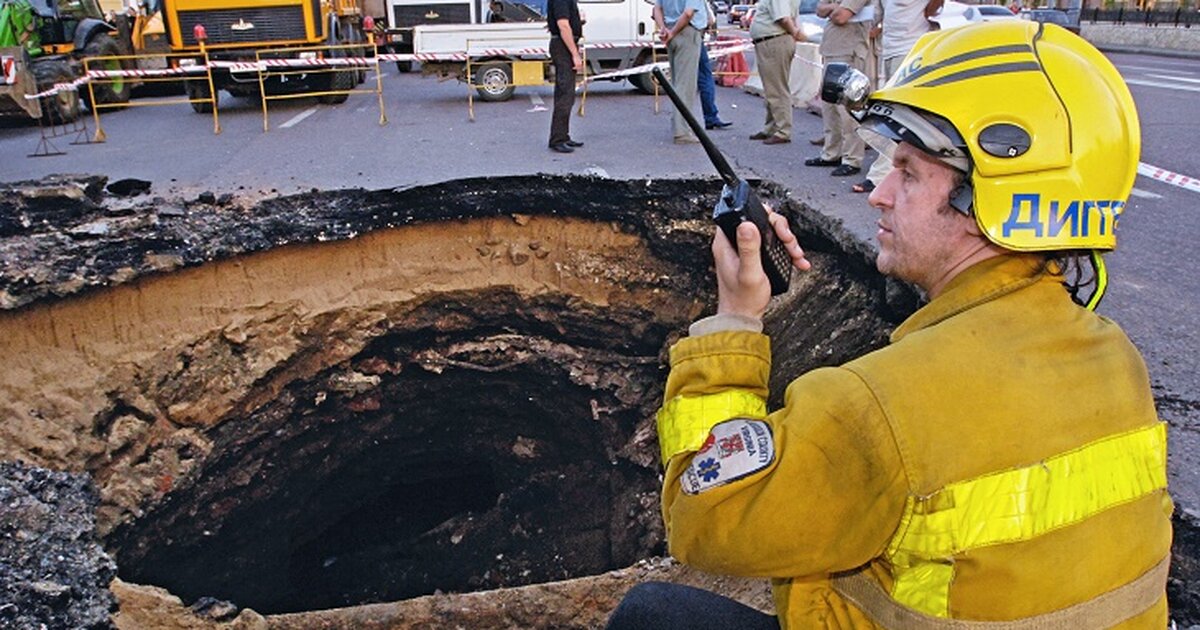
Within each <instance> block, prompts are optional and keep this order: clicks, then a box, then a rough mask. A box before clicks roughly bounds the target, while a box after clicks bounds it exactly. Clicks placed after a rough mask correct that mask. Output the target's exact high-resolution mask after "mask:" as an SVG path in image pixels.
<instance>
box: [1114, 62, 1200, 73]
mask: <svg viewBox="0 0 1200 630" xmlns="http://www.w3.org/2000/svg"><path fill="white" fill-rule="evenodd" d="M1117 68H1119V69H1121V70H1148V71H1150V72H1173V73H1177V74H1195V73H1194V72H1189V71H1187V70H1170V69H1168V68H1161V67H1153V66H1127V65H1125V64H1120V65H1118V66H1117Z"/></svg>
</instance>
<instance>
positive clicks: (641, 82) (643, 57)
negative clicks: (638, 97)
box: [629, 51, 654, 94]
mask: <svg viewBox="0 0 1200 630" xmlns="http://www.w3.org/2000/svg"><path fill="white" fill-rule="evenodd" d="M651 61H653V57H652V56H651V55H650V53H649V51H647V52H643V53H642V54H640V55H638V57H637V60H636V61H634V62H633V65H634V66H644V65H646V64H648V63H650V62H651ZM629 84H630V85H632V86H633V89H635V90H637V91H638V92H641V93H642V94H654V75H652V74H650V73H649V72H643V73H642V74H631V75H629Z"/></svg>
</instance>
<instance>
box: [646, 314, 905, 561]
mask: <svg viewBox="0 0 1200 630" xmlns="http://www.w3.org/2000/svg"><path fill="white" fill-rule="evenodd" d="M769 371H770V354H769V341H768V340H767V338H766V337H765V336H763V335H760V334H754V333H746V332H726V333H714V334H710V335H704V336H701V337H693V338H688V339H684V340H682V341H680V342H679V343H678V344H676V346H675V347H673V348H672V350H671V374H670V376H669V378H668V381H667V391H666V401H667V403H666V405H664V411H665V410H666V409H667V408H669V407H671V405H672V404H673V401H679V400H688V399H695V398H705V397H719V396H721V395H723V394H727V393H728V392H740V393H742V394H743V395H744V394H752V395H754V396H760V397H764V398H765V395H766V384H767V376H768V373H769ZM664 415H665V414H664V413H660V417H659V427H660V434H661V433H662V432H663V429H664V424H668V425H669V424H670V422H671V418H665V417H664ZM721 415H724V414H722V413H720V412H719V411H718V412H717V413H716V414H715V415H713V414H710V416H709V417H708V419H707V429H708V430H710V431H711V430H712V427H713V426H715V425H718V424H721V423H723V422H725V421H727V420H729V418H730V417H731V416H729V415H725V417H720V416H721ZM743 415H744V414H743ZM762 420H763V422H765V424H766V426H767V428H769V434H770V437H769V439H770V440H771V442H772V443H773V451H774V456H773V458H772V459H771V461H770V463H769V464H767V465H766V466H765V467H763V468H761V469H759V470H756V471H754V472H753V473H752V474H748V475H746V476H742V477H740V478H736V479H735V480H733V481H730V482H728V483H725V484H717V485H711V484H701V485H702V486H705V487H702V488H701V489H699V490H698V491H697V490H696V488H697V484H696V483H691V484H690V487H689V491H687V492H685V491H684V483H683V478H684V477H685V476H687V475H689V474H690V479H692V480H693V481H694V480H696V479H698V478H700V477H698V476H697V474H696V472H697V469H698V468H699V470H700V473H701V475H703V472H704V469H703V466H702V464H709V465H710V466H711V462H712V457H711V455H710V454H711V453H712V452H714V451H712V450H705V451H704V452H703V453H702V454H701V455H699V456H697V455H696V451H697V450H702V449H704V448H706V447H708V446H709V445H710V444H711V443H712V439H713V438H712V437H711V436H709V435H705V436H702V437H701V438H700V439H698V440H696V439H693V440H691V441H690V442H687V446H686V447H685V446H682V444H683V442H679V441H676V443H675V445H674V446H671V445H664V449H663V451H664V460H665V461H667V471H666V475H665V478H664V485H663V519H664V520H665V522H666V526H667V538H668V546H669V550H670V552H671V554H672V555H674V556H675V557H676V558H678V559H679V560H681V561H682V562H685V563H687V564H691V565H693V566H696V567H698V568H701V569H704V570H708V571H714V572H719V573H724V574H730V575H748V576H764V577H801V576H815V575H822V574H827V573H829V572H832V571H839V570H846V569H851V568H854V567H857V566H860V565H862V564H864V563H866V562H867V561H868V560H870V559H871V558H873V557H875V556H877V555H879V554H880V553H882V551H883V549H884V547H885V546H886V545H887V542H888V540H889V539H890V538H891V536H892V534H893V533H894V532H895V530H896V528H897V526H898V525H899V522H900V517H901V514H902V511H903V506H904V500H905V496H906V494H907V481H906V479H905V477H904V473H903V467H902V463H901V460H900V455H899V452H898V450H897V448H896V445H895V442H894V440H893V439H892V433H891V430H890V428H889V426H888V423H887V421H886V418H885V417H884V415H883V411H882V410H881V409H880V407H879V405H878V403H877V402H876V400H875V398H874V397H873V395H872V393H871V391H870V390H869V389H868V388H867V386H866V385H865V384H864V383H863V382H862V380H861V379H860V378H859V377H858V376H857V375H855V374H854V373H852V372H850V371H849V370H844V369H840V368H823V369H818V370H814V371H812V372H809V373H807V374H805V375H804V376H802V377H800V378H799V379H797V380H796V381H794V382H793V383H792V384H791V385H790V386H789V387H788V391H787V396H786V402H785V405H784V408H783V409H780V410H778V411H776V412H774V413H771V414H769V415H766V417H765V418H762ZM665 428H666V429H667V430H668V431H671V430H676V431H677V432H678V428H677V427H675V428H674V429H673V428H672V427H669V426H668V427H665ZM697 430H702V429H701V427H699V426H697V427H692V428H691V431H693V432H694V431H697ZM717 433H719V431H714V432H712V435H714V436H715V435H716V434H717ZM706 438H707V439H706ZM697 442H699V443H700V444H701V446H697V445H696V444H697Z"/></svg>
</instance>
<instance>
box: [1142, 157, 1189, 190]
mask: <svg viewBox="0 0 1200 630" xmlns="http://www.w3.org/2000/svg"><path fill="white" fill-rule="evenodd" d="M1137 172H1138V174H1139V175H1145V176H1146V177H1149V178H1150V179H1156V180H1158V181H1160V182H1165V183H1168V184H1171V185H1172V186H1178V187H1180V188H1184V189H1187V190H1190V191H1192V192H1197V193H1200V179H1196V178H1195V177H1188V176H1187V175H1180V174H1179V173H1175V172H1172V171H1168V170H1166V169H1164V168H1159V167H1157V166H1154V165H1152V164H1146V163H1145V162H1138V168H1137Z"/></svg>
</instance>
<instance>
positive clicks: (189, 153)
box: [0, 54, 1200, 508]
mask: <svg viewBox="0 0 1200 630" xmlns="http://www.w3.org/2000/svg"><path fill="white" fill-rule="evenodd" d="M1111 57H1112V59H1113V60H1114V62H1115V63H1116V64H1117V67H1118V69H1119V70H1120V71H1121V73H1122V75H1123V76H1124V77H1125V78H1126V80H1127V81H1128V83H1129V84H1130V87H1131V90H1132V92H1133V95H1134V98H1135V100H1136V101H1137V104H1138V107H1139V111H1140V115H1141V121H1142V132H1143V146H1142V156H1141V161H1142V162H1143V163H1144V164H1145V165H1147V166H1146V170H1147V172H1153V171H1154V170H1155V169H1163V170H1165V171H1169V172H1173V173H1179V174H1181V175H1186V176H1190V177H1193V178H1196V177H1200V155H1198V154H1197V151H1196V144H1197V140H1200V98H1198V97H1197V93H1198V92H1200V61H1195V60H1181V59H1172V58H1165V57H1155V56H1148V55H1133V54H1114V55H1112V56H1111ZM382 73H383V74H384V76H383V84H384V100H385V103H386V114H387V118H388V123H387V124H386V125H384V126H381V125H380V124H379V109H378V106H377V101H376V99H375V96H374V95H354V96H352V97H351V98H350V100H349V101H348V102H346V103H345V104H342V105H338V106H327V105H318V104H316V103H315V102H314V101H312V100H310V99H301V100H294V101H280V102H275V103H272V105H271V108H270V118H269V122H270V127H271V128H270V131H268V132H265V133H264V132H263V129H262V126H263V117H262V112H261V109H260V106H259V102H258V101H257V100H250V99H239V98H233V97H230V96H228V95H227V94H226V95H225V96H224V98H223V99H222V101H221V110H220V113H221V126H222V132H221V133H220V134H219V135H214V134H213V131H212V118H211V117H210V116H206V115H200V114H195V113H193V112H192V111H191V110H190V108H189V107H188V106H187V105H171V106H166V107H133V108H129V109H127V110H123V111H115V112H110V113H106V114H105V115H104V117H103V126H104V130H105V132H106V134H107V136H108V140H107V142H105V143H103V144H90V145H78V146H76V145H70V144H68V141H69V140H70V138H59V139H57V140H55V143H56V145H57V146H58V148H60V149H62V150H64V151H65V152H66V154H65V155H60V156H54V157H40V158H27V157H25V156H26V154H28V153H31V152H33V151H34V150H35V149H36V148H37V146H38V141H39V130H38V128H37V127H36V126H29V125H28V124H18V123H0V181H14V180H21V179H32V178H40V177H43V176H45V175H47V174H51V173H99V174H104V175H107V176H108V177H109V178H110V179H112V180H115V179H120V178H125V177H135V178H141V179H147V180H150V181H151V182H153V185H154V190H153V194H157V195H164V196H169V195H183V196H194V195H196V194H199V193H200V192H202V191H213V192H216V193H224V192H232V193H235V194H237V193H242V194H255V195H258V194H268V195H270V194H286V193H292V192H297V191H303V190H308V189H310V188H322V189H333V188H350V187H363V188H390V187H408V186H413V185H419V184H426V183H433V182H440V181H445V180H448V179H455V178H462V177H473V176H503V175H516V174H529V173H539V172H542V173H554V174H566V173H576V174H581V173H590V174H594V175H597V176H602V177H613V178H644V177H649V178H696V177H705V178H708V177H711V176H712V175H713V174H714V173H713V170H712V167H711V166H710V165H709V163H708V161H707V159H706V157H705V155H704V152H703V151H702V150H701V148H700V147H699V146H698V145H686V146H677V145H674V144H673V143H672V142H671V124H670V111H671V106H670V103H669V102H668V101H667V100H666V99H665V97H663V98H662V99H661V101H660V102H659V103H658V105H659V109H657V110H656V103H655V99H654V98H653V97H650V96H645V95H641V94H637V93H635V92H634V91H633V90H632V89H631V88H630V86H629V85H628V84H627V83H625V82H621V83H600V84H596V85H594V86H592V88H591V89H590V90H589V92H588V95H587V100H586V109H585V115H584V116H582V117H579V116H575V117H573V118H572V122H571V125H572V135H573V136H574V137H575V138H576V139H577V140H582V141H584V142H585V143H586V146H585V147H583V148H582V149H580V150H579V151H577V152H576V153H574V154H570V155H560V154H557V153H552V152H550V151H548V150H547V148H546V142H547V136H548V129H549V124H550V112H549V109H550V106H551V100H552V88H550V87H549V86H545V87H537V88H518V91H517V96H516V97H515V98H514V99H513V100H511V101H509V102H506V103H481V102H476V103H475V120H474V122H472V121H470V120H469V119H468V109H467V88H466V87H465V86H464V85H462V84H460V83H456V82H438V81H436V80H435V79H433V78H423V77H421V76H420V75H419V74H401V73H399V72H397V70H396V68H395V66H394V65H389V66H384V67H383V68H382ZM372 82H373V80H369V81H368V85H370V84H371V83H372ZM717 99H718V103H719V105H720V108H721V115H722V116H723V117H724V118H725V119H727V120H730V121H733V122H734V126H733V127H731V128H730V129H728V130H724V131H719V132H713V136H714V137H715V139H716V141H717V144H718V145H719V146H720V147H721V148H722V150H723V151H725V152H726V154H727V155H728V156H729V157H730V159H731V161H732V162H733V163H734V166H735V168H736V169H738V170H739V171H740V172H741V173H742V174H743V175H744V176H749V177H761V178H764V179H770V180H774V181H777V182H779V183H781V184H783V185H784V186H786V187H787V188H788V189H789V190H790V191H791V194H792V196H793V197H795V198H797V199H799V200H801V201H803V202H805V203H807V204H808V205H810V206H811V207H813V208H815V209H817V210H820V211H822V212H824V213H826V214H828V215H830V216H833V217H836V218H838V219H840V220H841V221H842V222H843V224H844V225H845V227H846V228H847V229H849V230H850V231H852V232H853V233H855V234H856V235H858V236H860V237H861V238H862V239H863V240H864V242H868V243H870V244H871V246H874V234H875V226H874V221H875V214H876V213H875V211H874V210H872V209H871V208H870V207H869V206H868V205H867V203H866V199H865V196H864V195H857V194H854V193H851V192H850V185H851V184H852V183H853V182H854V181H857V180H858V179H861V176H860V177H858V178H845V179H838V178H832V177H830V176H829V174H828V173H829V169H814V168H806V167H804V166H803V165H802V162H803V160H804V158H806V157H811V156H814V155H816V153H817V148H816V147H814V146H812V145H810V144H809V143H808V142H807V140H808V139H809V138H813V137H817V136H819V135H820V130H821V123H820V119H819V118H818V117H816V116H812V115H809V114H808V113H806V112H805V111H804V110H797V111H796V115H795V120H796V129H795V136H794V141H793V142H792V143H791V144H787V145H777V146H765V145H762V144H761V143H757V142H752V141H750V140H748V139H747V135H749V134H750V133H753V132H755V131H757V130H758V127H757V126H758V125H759V124H760V122H761V120H762V118H763V115H764V108H763V102H762V100H761V99H759V98H758V97H756V96H753V95H750V94H746V93H744V92H743V91H741V90H740V89H732V88H731V89H726V88H720V89H718V91H717ZM577 102H578V101H577ZM89 125H90V126H91V127H94V125H91V123H90V121H89ZM93 131H94V129H93ZM870 156H871V154H870V153H869V154H868V159H870ZM716 186H717V184H716V183H714V182H713V181H712V180H707V181H703V182H698V183H697V192H711V191H710V190H709V189H710V188H712V187H716ZM707 211H708V209H707V208H697V212H707ZM1120 225H1121V229H1120V232H1119V241H1120V249H1119V250H1118V251H1117V252H1115V253H1114V254H1112V255H1111V256H1110V257H1109V261H1110V262H1109V264H1110V270H1111V274H1112V284H1111V287H1110V290H1109V295H1108V297H1107V298H1106V299H1105V301H1104V303H1103V304H1102V305H1101V307H1100V310H1101V312H1102V313H1103V314H1105V315H1107V316H1109V317H1112V318H1113V319H1115V320H1116V321H1117V322H1118V323H1120V324H1121V325H1122V326H1123V327H1124V328H1125V330H1126V331H1128V333H1129V335H1130V336H1131V337H1132V339H1133V340H1134V342H1135V343H1136V344H1137V346H1138V347H1139V348H1140V349H1141V350H1142V352H1143V354H1144V356H1145V358H1146V362H1147V364H1148V366H1149V369H1150V374H1151V379H1152V385H1153V387H1154V392H1155V395H1156V397H1157V398H1158V401H1159V410H1160V414H1161V415H1162V416H1163V417H1164V418H1165V419H1167V420H1169V421H1170V422H1171V425H1172V433H1171V438H1172V443H1171V460H1172V461H1171V485H1172V491H1173V493H1174V495H1175V496H1176V498H1177V499H1178V500H1180V501H1181V502H1182V503H1183V504H1184V505H1187V506H1190V507H1192V508H1200V387H1198V385H1200V361H1198V360H1197V357H1196V354H1197V350H1198V349H1200V335H1198V326H1197V324H1196V317H1197V314H1198V308H1197V305H1198V304H1200V300H1198V296H1200V273H1198V271H1200V265H1198V264H1197V262H1196V257H1195V255H1194V254H1193V251H1192V250H1193V249H1194V248H1195V245H1196V241H1197V239H1198V238H1200V237H1198V235H1200V192H1198V191H1197V190H1195V189H1186V188H1182V187H1179V186H1175V185H1171V184H1169V183H1165V182H1163V181H1159V180H1156V179H1152V178H1150V177H1147V176H1140V177H1139V178H1138V180H1137V182H1136V188H1135V190H1134V194H1133V197H1132V198H1131V199H1130V202H1129V205H1128V206H1127V208H1126V210H1125V213H1124V216H1123V217H1122V220H1121V224H1120ZM1053 377H1054V376H1053V375H1047V378H1053ZM1062 387H1063V389H1064V393H1068V392H1069V390H1070V388H1071V383H1065V382H1064V383H1062Z"/></svg>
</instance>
